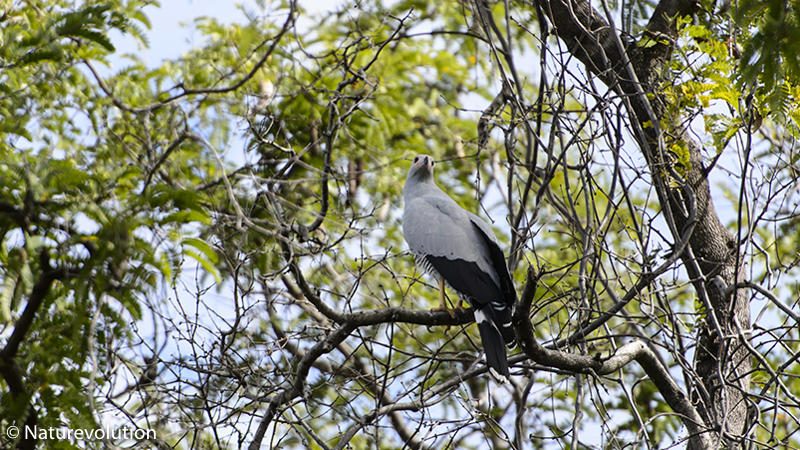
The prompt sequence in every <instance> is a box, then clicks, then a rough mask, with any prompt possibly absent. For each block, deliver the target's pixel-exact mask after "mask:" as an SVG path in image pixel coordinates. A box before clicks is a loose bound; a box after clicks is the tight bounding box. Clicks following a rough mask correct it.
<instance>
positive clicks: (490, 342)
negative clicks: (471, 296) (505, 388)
mask: <svg viewBox="0 0 800 450" xmlns="http://www.w3.org/2000/svg"><path fill="white" fill-rule="evenodd" d="M491 316H492V312H491V307H488V306H487V307H484V308H481V309H477V310H475V321H476V322H477V323H478V331H480V333H481V342H482V343H483V351H484V353H486V364H488V365H489V368H490V370H489V371H490V372H491V373H492V375H493V376H494V377H495V378H496V379H497V380H498V381H500V382H504V381H506V380H507V379H508V377H509V372H508V358H507V357H506V347H505V343H504V342H503V335H502V334H500V330H498V329H497V326H495V324H494V321H493V320H492V317H491Z"/></svg>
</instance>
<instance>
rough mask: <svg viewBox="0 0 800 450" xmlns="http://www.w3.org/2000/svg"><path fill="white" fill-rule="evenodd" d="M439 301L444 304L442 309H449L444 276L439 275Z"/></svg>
mask: <svg viewBox="0 0 800 450" xmlns="http://www.w3.org/2000/svg"><path fill="white" fill-rule="evenodd" d="M439 302H440V303H441V305H442V311H447V310H448V309H447V300H446V299H445V292H444V277H439Z"/></svg>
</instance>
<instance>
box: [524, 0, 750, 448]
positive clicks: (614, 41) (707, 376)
mask: <svg viewBox="0 0 800 450" xmlns="http://www.w3.org/2000/svg"><path fill="white" fill-rule="evenodd" d="M540 7H541V11H542V12H543V13H544V15H545V16H546V17H547V19H548V20H549V21H550V23H551V24H552V25H553V28H554V32H555V34H556V35H557V36H558V37H559V38H561V39H562V40H563V41H564V42H565V43H566V45H567V47H568V48H569V50H570V52H571V53H572V54H573V55H574V56H575V57H576V58H578V59H579V60H580V61H581V62H583V63H584V64H585V65H586V67H587V69H588V70H589V71H591V72H592V73H594V74H595V75H597V76H598V77H600V78H601V79H602V80H603V81H604V82H605V83H606V84H607V85H608V86H609V87H610V88H611V89H613V90H614V91H616V92H618V93H619V94H620V95H622V96H625V97H626V98H627V99H629V100H628V104H627V110H628V113H629V116H630V117H629V118H630V120H631V125H632V126H633V127H634V130H633V131H634V135H635V136H636V138H637V141H638V143H639V146H640V148H641V151H642V153H643V155H644V156H645V158H646V160H647V163H648V166H649V168H650V172H651V176H652V180H653V183H654V184H655V186H656V191H657V192H658V196H659V201H660V204H661V206H662V208H663V211H664V214H665V218H666V219H667V222H668V223H670V225H671V232H672V235H673V237H674V239H675V242H679V241H680V239H681V234H682V231H683V230H685V229H687V227H688V226H690V225H691V224H692V222H693V223H694V231H693V233H692V234H691V236H690V238H689V246H688V248H687V250H686V251H685V252H684V254H682V255H681V259H682V261H683V263H684V265H685V267H686V270H687V273H688V274H689V276H690V277H691V280H692V282H693V285H694V287H695V290H696V292H697V295H698V298H699V299H700V302H701V303H702V304H703V305H704V307H705V308H704V320H703V322H702V323H701V324H698V329H699V348H698V349H697V350H696V357H695V358H696V359H695V370H696V372H697V376H698V379H696V380H690V381H689V383H692V384H693V385H691V386H687V389H688V390H689V391H690V393H691V396H692V400H693V402H694V403H695V404H696V406H697V408H698V410H699V411H700V413H701V415H702V416H703V418H704V419H705V420H706V422H707V423H708V424H710V425H711V427H713V428H714V430H711V432H713V433H714V438H715V439H718V441H717V444H718V445H724V446H726V447H732V446H734V445H737V444H736V442H741V439H742V438H743V437H744V434H745V433H746V431H747V430H748V428H749V427H748V425H747V422H748V418H747V411H748V408H747V404H746V400H745V394H746V392H747V389H748V387H749V376H748V373H749V371H750V369H751V361H750V359H749V357H748V351H747V348H746V347H745V345H743V344H744V341H743V340H744V339H749V328H750V310H749V305H748V301H747V296H746V292H745V291H743V290H733V289H730V287H731V286H735V285H736V283H737V281H739V276H740V275H739V274H740V267H741V264H740V262H741V261H739V260H738V259H740V256H739V254H738V252H737V242H736V239H735V238H734V237H733V236H732V235H731V233H730V232H728V230H727V229H725V227H724V226H723V225H722V223H721V222H720V219H719V216H718V215H717V213H716V210H715V209H714V203H713V201H712V198H711V191H710V188H709V183H708V173H707V172H706V169H705V167H704V165H703V158H702V154H701V151H700V147H699V146H698V145H697V144H696V143H695V142H693V141H692V140H691V138H690V137H689V136H688V135H686V134H685V133H681V132H680V131H678V133H677V135H678V136H680V137H679V138H674V139H682V140H683V141H684V142H683V143H682V144H685V147H686V148H688V149H689V153H690V162H691V164H690V166H689V167H687V168H685V170H684V172H683V173H682V174H678V175H676V174H675V173H674V172H672V174H671V173H670V171H669V169H668V168H669V167H670V166H671V163H670V162H669V158H668V156H667V155H666V152H664V151H663V149H664V147H665V146H664V134H663V133H662V132H661V130H660V126H661V119H663V113H664V107H663V98H661V97H660V96H659V95H658V93H657V92H658V90H657V89H655V87H656V86H657V83H658V81H659V80H658V74H660V73H661V69H662V67H663V66H664V64H665V63H667V62H668V61H669V58H670V54H671V51H672V45H673V44H674V42H675V38H676V37H677V30H676V29H675V26H674V20H673V18H675V17H680V16H686V15H691V14H694V13H695V12H697V10H698V4H697V3H696V2H694V1H687V0H662V1H661V2H660V3H659V5H658V6H657V8H656V10H655V12H654V14H653V17H652V18H651V19H650V22H649V24H648V29H647V32H646V33H645V36H647V35H651V36H659V39H658V41H659V43H657V44H656V45H651V46H637V45H635V44H632V45H628V46H624V45H623V44H622V41H621V39H620V37H619V36H618V35H617V32H616V30H615V29H614V27H613V23H612V22H610V21H609V20H607V18H604V16H603V15H601V14H600V13H599V12H598V11H597V10H595V9H593V8H592V6H591V5H590V4H589V2H588V1H586V0H549V1H543V2H541V4H540ZM663 37H669V38H670V42H669V43H665V40H664V39H663ZM645 93H647V95H646V94H645ZM671 131H675V130H671ZM675 177H677V179H678V180H679V181H680V182H679V183H678V184H681V186H679V187H677V188H676V187H674V184H675V183H674V182H673V183H670V181H675V179H676V178H675ZM681 178H682V180H681ZM692 212H693V214H692ZM719 431H722V433H721V434H720V433H719Z"/></svg>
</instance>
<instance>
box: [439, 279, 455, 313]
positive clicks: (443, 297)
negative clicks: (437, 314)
mask: <svg viewBox="0 0 800 450" xmlns="http://www.w3.org/2000/svg"><path fill="white" fill-rule="evenodd" d="M444 286H445V283H444V278H442V277H439V303H440V306H441V307H442V308H441V311H445V312H446V313H447V314H450V317H455V316H456V310H455V309H452V308H450V306H449V305H448V303H449V299H448V298H447V292H445V290H444Z"/></svg>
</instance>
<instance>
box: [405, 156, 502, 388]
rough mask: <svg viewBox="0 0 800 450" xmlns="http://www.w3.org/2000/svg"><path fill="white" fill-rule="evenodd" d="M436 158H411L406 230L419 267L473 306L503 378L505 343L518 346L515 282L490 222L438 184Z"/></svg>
mask: <svg viewBox="0 0 800 450" xmlns="http://www.w3.org/2000/svg"><path fill="white" fill-rule="evenodd" d="M434 164H435V163H434V161H433V158H431V157H430V156H427V155H419V156H417V157H415V158H414V162H413V163H412V164H411V169H410V170H409V171H408V177H407V178H406V184H405V186H404V187H403V199H404V200H405V208H404V210H403V236H404V237H405V239H406V242H408V246H409V247H410V248H411V251H412V252H413V253H414V256H415V257H416V260H417V263H418V264H419V265H420V267H422V268H423V269H424V270H425V271H427V272H428V273H430V274H431V275H433V276H435V277H436V279H437V280H438V281H439V283H440V287H441V288H442V289H443V288H444V284H443V282H447V284H448V285H450V287H451V288H453V289H454V290H455V291H456V292H458V294H459V295H460V296H461V298H463V299H465V300H467V301H468V302H469V304H470V305H471V306H472V307H473V308H474V310H475V321H476V322H477V323H478V330H479V331H480V334H481V341H482V342H483V350H484V352H485V353H486V363H487V364H488V365H489V367H490V370H491V371H492V372H493V374H494V375H495V377H497V378H498V379H500V380H503V379H504V378H507V377H508V375H509V373H508V359H507V358H506V350H505V346H506V345H507V346H509V347H513V346H514V330H513V328H512V326H511V310H512V308H513V307H514V302H515V301H516V298H517V294H516V291H515V290H514V284H513V283H512V281H511V276H510V275H509V273H508V266H506V261H505V257H504V256H503V251H502V250H500V247H499V246H498V245H497V238H496V237H495V236H494V232H492V229H491V227H490V226H489V224H487V223H486V222H484V221H483V220H482V219H481V218H480V217H478V216H476V215H475V214H472V213H470V212H468V211H465V210H464V209H463V208H461V207H460V206H458V204H457V203H456V202H455V201H454V200H453V199H452V198H450V196H448V195H447V194H446V193H444V191H442V190H441V189H439V187H438V186H437V185H436V183H435V182H434V181H433V165H434Z"/></svg>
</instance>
